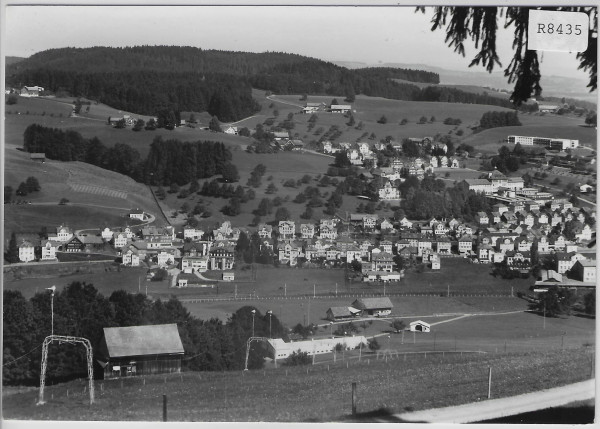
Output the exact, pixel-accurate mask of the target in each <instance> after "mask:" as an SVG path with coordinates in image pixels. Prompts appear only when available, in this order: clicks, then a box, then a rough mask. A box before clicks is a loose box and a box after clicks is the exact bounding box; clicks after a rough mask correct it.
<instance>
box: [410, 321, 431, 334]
mask: <svg viewBox="0 0 600 429" xmlns="http://www.w3.org/2000/svg"><path fill="white" fill-rule="evenodd" d="M409 327H410V330H411V331H412V332H431V325H430V324H429V323H427V322H423V321H422V320H415V321H414V322H410V324H409Z"/></svg>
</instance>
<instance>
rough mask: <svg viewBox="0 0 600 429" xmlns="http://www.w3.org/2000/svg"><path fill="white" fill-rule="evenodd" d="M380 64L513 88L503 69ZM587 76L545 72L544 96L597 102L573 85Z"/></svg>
mask: <svg viewBox="0 0 600 429" xmlns="http://www.w3.org/2000/svg"><path fill="white" fill-rule="evenodd" d="M334 64H337V65H340V66H342V67H347V68H350V69H360V68H365V67H372V65H370V64H367V63H362V62H356V61H334ZM377 66H378V67H403V68H416V69H419V70H426V71H430V72H433V73H436V74H437V75H438V76H439V77H440V82H439V84H440V85H469V86H473V85H475V86H481V87H492V88H498V89H506V90H508V91H509V93H510V92H512V87H511V85H510V84H508V83H507V81H506V77H505V76H504V73H503V72H502V71H500V70H499V71H496V72H493V73H487V72H485V71H478V70H480V69H471V70H468V71H459V70H450V69H445V68H442V67H435V66H430V65H427V64H411V63H382V64H378V65H377ZM587 83H588V82H587V80H585V79H579V78H573V77H566V76H551V75H550V76H548V75H544V76H542V80H541V85H542V88H543V95H544V96H545V97H552V96H554V97H559V98H561V97H570V98H577V99H581V100H584V101H588V102H593V103H596V101H597V93H596V92H594V93H589V92H585V91H580V90H574V89H573V88H585V86H586V85H587Z"/></svg>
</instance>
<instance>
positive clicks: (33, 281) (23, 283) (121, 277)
mask: <svg viewBox="0 0 600 429" xmlns="http://www.w3.org/2000/svg"><path fill="white" fill-rule="evenodd" d="M90 265H91V267H86V266H85V264H84V265H83V266H78V265H72V264H64V265H61V273H56V272H52V273H49V274H48V275H46V276H44V275H43V273H41V274H40V273H38V274H35V277H30V278H24V279H21V280H6V279H5V281H4V288H5V289H10V290H18V291H20V292H21V293H22V294H23V296H24V297H25V298H30V297H32V296H33V295H35V294H36V293H37V292H38V291H41V290H43V289H44V288H47V287H50V286H56V287H57V288H58V289H59V290H62V288H63V287H65V286H67V285H69V284H71V283H72V282H75V281H78V282H86V283H89V284H93V285H94V287H95V288H96V289H97V290H98V291H99V292H100V293H101V294H102V295H104V296H110V294H111V293H113V292H114V291H116V290H125V291H127V292H129V293H137V292H138V284H139V285H140V289H139V291H140V292H141V293H145V292H146V290H145V288H146V286H148V294H152V293H153V292H154V291H157V290H162V289H166V288H168V284H167V281H166V280H165V281H163V282H146V280H145V278H146V271H147V269H146V268H123V267H119V266H116V265H112V264H106V265H104V264H101V265H97V264H90ZM86 269H88V270H90V271H92V272H88V271H87V270H86ZM107 270H108V271H107Z"/></svg>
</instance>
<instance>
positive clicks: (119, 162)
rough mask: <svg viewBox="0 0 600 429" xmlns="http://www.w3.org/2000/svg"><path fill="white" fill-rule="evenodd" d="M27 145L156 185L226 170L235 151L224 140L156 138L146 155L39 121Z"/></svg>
mask: <svg viewBox="0 0 600 429" xmlns="http://www.w3.org/2000/svg"><path fill="white" fill-rule="evenodd" d="M23 149H24V150H25V151H27V152H30V153H34V152H42V153H44V154H45V155H46V157H47V158H48V159H53V160H57V161H82V162H87V163H88V164H92V165H95V166H97V167H101V168H105V169H107V170H111V171H115V172H117V173H120V174H124V175H126V176H129V177H131V178H132V179H134V180H136V181H138V182H142V183H146V184H152V185H166V186H169V185H171V184H173V183H176V184H177V185H184V184H186V183H189V182H191V181H193V180H195V179H200V178H207V177H212V176H214V175H216V174H223V173H224V172H225V171H227V170H228V169H231V168H235V167H233V166H232V164H231V159H232V155H231V152H230V151H229V149H227V148H226V147H225V145H224V144H223V143H220V142H213V141H195V142H182V141H179V140H176V139H169V140H166V141H163V139H162V137H160V136H157V137H155V138H154V140H153V141H152V143H151V145H150V152H149V153H148V156H147V157H146V159H142V158H141V156H140V154H139V152H138V151H137V150H135V149H134V148H132V147H131V146H129V145H127V144H125V143H116V144H115V145H113V146H111V147H107V146H105V145H104V144H103V143H102V141H100V139H98V138H97V137H93V138H91V139H86V138H84V137H83V136H82V135H81V134H79V133H78V132H76V131H73V130H62V129H59V128H49V127H44V126H42V125H38V124H32V125H30V126H28V127H27V129H26V130H25V133H24V136H23Z"/></svg>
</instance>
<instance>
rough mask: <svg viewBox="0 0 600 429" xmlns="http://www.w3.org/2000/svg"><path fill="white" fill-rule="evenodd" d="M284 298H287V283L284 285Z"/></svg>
mask: <svg viewBox="0 0 600 429" xmlns="http://www.w3.org/2000/svg"><path fill="white" fill-rule="evenodd" d="M283 296H284V297H287V283H284V284H283Z"/></svg>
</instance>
